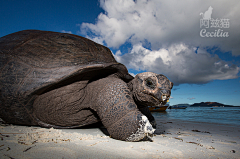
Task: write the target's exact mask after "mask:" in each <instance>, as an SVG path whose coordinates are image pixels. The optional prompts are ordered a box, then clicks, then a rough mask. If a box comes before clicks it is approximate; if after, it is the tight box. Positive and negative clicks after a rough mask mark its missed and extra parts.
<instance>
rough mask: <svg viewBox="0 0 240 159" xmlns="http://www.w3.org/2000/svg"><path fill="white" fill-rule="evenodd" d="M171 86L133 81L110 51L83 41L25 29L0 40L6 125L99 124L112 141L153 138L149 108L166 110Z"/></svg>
mask: <svg viewBox="0 0 240 159" xmlns="http://www.w3.org/2000/svg"><path fill="white" fill-rule="evenodd" d="M172 87H173V83H172V82H170V81H169V80H168V79H167V77H165V76H164V75H161V74H155V73H152V72H144V73H140V74H138V75H136V76H135V77H133V76H131V75H130V74H129V73H128V70H127V69H126V67H125V66H124V65H123V64H121V63H118V62H117V61H116V60H115V59H114V57H113V54H112V53H111V51H110V50H109V49H108V48H107V47H105V46H102V45H100V44H97V43H95V42H93V41H91V40H88V39H86V38H84V37H80V36H77V35H73V34H66V33H57V32H50V31H39V30H24V31H19V32H16V33H13V34H9V35H7V36H4V37H2V38H0V110H1V111H0V117H1V118H2V120H4V121H5V122H6V123H11V124H18V125H39V126H42V127H47V128H50V127H53V128H76V127H81V126H85V125H89V124H93V123H97V122H99V121H101V122H102V124H103V125H104V127H105V128H106V129H107V131H108V133H109V134H110V136H111V137H112V138H114V139H118V140H124V141H139V140H142V139H143V138H145V137H148V135H150V134H153V132H154V130H155V129H154V128H153V127H154V126H155V120H154V117H153V116H152V115H151V113H150V111H149V109H148V106H152V105H155V106H157V105H164V104H166V102H167V101H168V99H169V98H170V94H171V89H172Z"/></svg>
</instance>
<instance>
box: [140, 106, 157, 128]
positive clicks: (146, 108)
mask: <svg viewBox="0 0 240 159" xmlns="http://www.w3.org/2000/svg"><path fill="white" fill-rule="evenodd" d="M138 109H139V110H140V111H141V113H143V114H144V115H145V116H146V117H147V118H148V120H149V122H150V124H151V125H152V127H153V128H156V127H157V123H156V121H155V119H154V117H153V116H152V113H151V112H150V110H149V108H148V107H143V108H138Z"/></svg>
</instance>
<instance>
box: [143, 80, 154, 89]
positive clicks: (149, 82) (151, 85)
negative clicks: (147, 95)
mask: <svg viewBox="0 0 240 159" xmlns="http://www.w3.org/2000/svg"><path fill="white" fill-rule="evenodd" d="M145 82H146V86H148V87H149V88H151V89H154V88H155V87H156V84H155V82H154V81H153V80H152V79H151V78H147V79H146V80H145Z"/></svg>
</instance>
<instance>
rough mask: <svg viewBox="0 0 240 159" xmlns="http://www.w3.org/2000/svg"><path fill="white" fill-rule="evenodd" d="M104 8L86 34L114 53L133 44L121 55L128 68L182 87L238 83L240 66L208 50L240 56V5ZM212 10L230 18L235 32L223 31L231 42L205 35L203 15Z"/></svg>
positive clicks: (150, 0) (105, 0) (114, 4)
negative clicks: (164, 77)
mask: <svg viewBox="0 0 240 159" xmlns="http://www.w3.org/2000/svg"><path fill="white" fill-rule="evenodd" d="M100 6H101V7H102V8H103V9H104V10H105V13H101V14H99V16H98V18H97V21H96V23H95V24H90V23H82V25H81V31H82V33H85V34H87V36H88V38H90V39H92V40H94V41H96V42H98V43H100V44H104V43H105V44H106V45H107V46H108V47H110V48H118V47H120V46H121V45H123V44H125V43H126V42H128V43H131V44H132V48H131V51H130V52H127V53H125V52H123V53H121V51H120V50H119V51H117V52H116V53H115V57H116V59H117V60H118V61H119V62H121V63H123V64H125V65H127V67H128V68H132V69H136V70H147V71H152V72H156V73H163V74H165V75H167V76H169V77H170V78H171V80H173V81H175V83H178V84H180V83H206V82H209V81H211V80H214V79H232V78H237V74H238V72H239V67H237V66H236V65H232V64H228V63H226V62H224V61H222V60H221V59H220V58H219V57H218V56H217V55H215V56H214V55H212V54H209V53H207V52H206V51H205V50H206V47H209V46H210V47H213V46H217V47H218V48H219V49H221V50H222V51H231V52H232V54H233V55H235V56H237V55H240V45H239V41H240V32H239V28H240V21H239V19H240V10H239V9H238V8H240V2H239V1H238V0H232V1H224V0H209V1H200V0H195V1H192V0H183V1H179V0H171V1H169V0H136V1H133V0H120V1H116V0H100ZM209 6H212V8H213V11H212V14H211V16H212V18H214V19H217V18H218V19H222V18H225V19H229V21H230V26H229V28H223V29H222V30H223V31H225V32H228V33H229V37H227V38H220V37H214V38H206V37H205V38H203V37H201V36H200V30H201V29H202V28H200V19H201V18H202V16H201V15H200V13H201V12H202V13H205V12H206V11H207V10H208V8H209ZM215 29H217V28H212V29H211V30H209V31H215ZM146 44H148V45H149V46H148V48H147V47H146ZM196 47H199V49H198V53H197V54H196V53H195V50H196Z"/></svg>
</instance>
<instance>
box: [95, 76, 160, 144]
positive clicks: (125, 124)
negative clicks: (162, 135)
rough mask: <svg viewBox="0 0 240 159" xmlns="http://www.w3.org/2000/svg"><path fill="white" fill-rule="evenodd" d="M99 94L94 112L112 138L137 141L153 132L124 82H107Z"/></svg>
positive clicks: (115, 80)
mask: <svg viewBox="0 0 240 159" xmlns="http://www.w3.org/2000/svg"><path fill="white" fill-rule="evenodd" d="M104 83H108V84H106V85H105V87H104V88H103V89H102V90H101V92H100V93H99V96H98V98H97V102H96V103H97V105H96V111H97V114H98V116H99V117H100V119H101V121H102V123H103V125H104V126H105V127H106V128H107V130H108V132H109V134H110V136H111V137H112V138H115V139H118V140H124V141H139V140H141V139H143V138H145V137H146V136H148V135H149V134H153V132H154V130H155V129H153V128H152V125H151V124H150V122H149V120H148V118H147V117H146V116H145V115H143V114H142V113H141V112H140V111H139V110H138V108H137V105H136V104H135V103H134V100H133V99H132V97H131V95H130V91H129V89H128V87H127V85H126V83H125V82H123V81H122V80H120V79H114V80H107V81H105V82H104Z"/></svg>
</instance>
